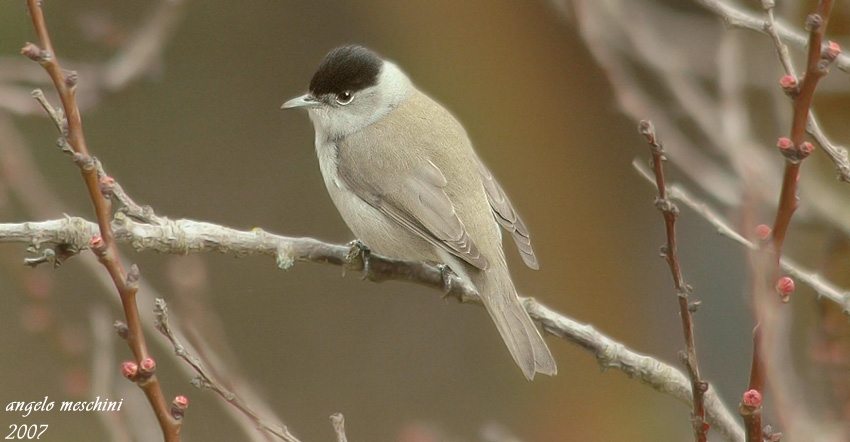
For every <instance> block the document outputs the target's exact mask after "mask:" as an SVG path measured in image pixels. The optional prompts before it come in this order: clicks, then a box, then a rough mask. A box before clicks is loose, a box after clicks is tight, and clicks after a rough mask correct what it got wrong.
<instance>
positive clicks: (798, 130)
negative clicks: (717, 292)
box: [739, 0, 837, 442]
mask: <svg viewBox="0 0 850 442" xmlns="http://www.w3.org/2000/svg"><path fill="white" fill-rule="evenodd" d="M832 3H833V2H832V0H821V1H820V2H819V3H818V7H817V11H816V12H815V13H813V14H810V15H809V16H808V17H807V18H806V30H807V31H808V32H809V40H808V55H807V57H806V71H805V74H804V75H803V77H802V78H800V79H798V78H796V76H795V75H794V74H793V67H792V66H791V63H790V60H788V58H787V51H784V50H783V48H784V45H782V43H781V41H779V39H778V38H777V37H776V34H775V33H773V34H771V35H772V36H773V40H774V43H775V44H776V45H777V48H776V50H777V54H779V57H780V60H781V61H782V63H783V66H785V70H786V75H785V77H783V78H782V80H781V81H780V84H781V86H782V87H783V89H784V90H785V92H786V94H788V95H789V96H791V97H792V98H793V99H794V104H793V116H792V120H791V130H790V135H789V138H780V139H779V142H778V143H777V147H778V148H779V151H780V153H781V154H782V155H783V157H784V158H785V170H784V172H783V175H782V186H781V189H780V193H779V203H778V207H777V209H776V217H775V218H774V222H773V228H772V229H771V230H770V232H771V233H770V238H769V241H768V243H767V248H766V250H765V253H759V254H757V255H756V256H755V257H754V259H755V261H754V262H755V274H756V275H757V279H756V284H757V285H756V287H757V289H756V291H755V296H756V301H755V302H754V306H755V316H756V319H757V321H758V323H757V325H756V327H755V330H754V331H753V355H752V364H751V367H750V380H749V389H748V391H747V392H746V393H744V399H743V401H742V402H741V405H740V406H739V412H740V414H741V417H742V418H743V420H744V427H745V428H746V433H747V440H748V442H761V441H762V440H763V429H762V419H761V409H762V398H763V397H764V393H765V383H766V381H767V366H766V364H767V361H766V358H765V350H766V347H767V345H768V344H767V339H768V338H767V337H766V334H768V333H772V330H767V331H766V330H764V327H766V326H770V327H772V325H773V324H769V321H770V317H771V316H772V314H771V313H769V312H768V311H767V310H768V309H771V308H772V306H773V305H774V303H775V301H773V300H771V299H764V298H765V296H766V295H767V294H770V293H772V292H773V290H774V287H776V286H777V284H778V283H777V281H779V276H780V269H781V268H780V260H781V257H782V247H783V245H784V243H785V238H786V236H787V233H788V228H789V226H790V224H791V219H792V217H793V215H794V212H795V211H796V210H797V207H798V204H799V199H798V197H797V182H798V180H799V178H800V177H799V175H800V167H801V165H802V161H803V160H804V159H806V158H807V157H808V156H809V154H810V153H811V152H812V151H813V150H814V146H813V145H812V144H811V143H809V142H808V141H806V140H805V138H806V129H807V124H808V122H809V120H810V114H811V105H812V100H813V99H814V94H815V89H816V88H817V84H818V81H819V80H820V79H821V78H823V77H824V76H825V75H826V74H827V72H828V71H827V67H828V66H829V64H830V63H832V62H834V61H835V59H836V57H837V53H836V51H835V48H833V47H829V48H827V49H826V50H824V48H823V41H824V33H825V30H826V25H827V22H828V20H829V15H830V12H831V10H832ZM763 7H764V9H765V11H766V12H767V17H768V21H767V25H768V26H767V27H766V29H768V32H771V31H772V30H774V29H775V26H773V25H774V22H773V16H772V9H773V8H772V4H771V2H769V1H768V2H766V3H764V4H763ZM772 32H775V31H772ZM776 290H777V291H779V292H780V293H779V294H780V295H781V296H782V299H783V301H787V300H788V295H789V293H790V291H781V290H779V289H776ZM755 398H757V400H755Z"/></svg>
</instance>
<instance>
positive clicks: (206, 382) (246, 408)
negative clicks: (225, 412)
mask: <svg viewBox="0 0 850 442" xmlns="http://www.w3.org/2000/svg"><path fill="white" fill-rule="evenodd" d="M154 315H155V317H156V322H155V325H156V329H157V330H159V332H160V333H162V334H163V335H164V336H165V337H166V338H167V339H168V341H169V342H171V345H172V347H174V354H175V355H176V356H177V357H178V358H180V359H182V360H184V361H185V362H186V363H187V364H189V366H191V367H192V369H193V370H195V372H196V373H198V377H197V378H195V379H194V380H193V381H192V384H193V385H195V386H196V387H198V388H209V389H210V390H212V391H214V392H215V393H216V394H217V395H219V396H220V397H221V398H222V399H224V400H225V401H227V402H228V403H229V404H230V405H232V406H234V407H236V408H237V409H238V410H239V411H241V412H242V413H244V414H245V415H246V416H248V417H249V418H250V419H251V420H252V421H253V422H254V423H255V424H256V425H257V428H259V429H261V430H264V431H267V432H269V433H271V434H273V435H275V436H277V437H278V438H280V439H281V440H284V441H286V442H301V441H300V440H299V439H298V438H296V437H295V436H294V435H293V434H292V433H290V432H289V429H288V428H287V427H286V426H279V425H276V424H274V423H273V422H271V421H270V420H268V419H266V418H263V417H262V416H260V415H259V414H257V412H255V411H254V409H253V408H251V406H250V405H249V404H248V403H246V402H245V401H244V400H242V398H241V397H239V396H238V395H236V393H233V392H232V391H230V390H228V389H227V388H226V387H224V385H222V383H221V382H219V381H218V380H217V379H215V378H214V377H213V375H212V374H211V373H210V372H209V371H208V370H207V369H206V367H204V365H203V364H202V363H201V361H200V359H198V358H197V357H196V356H195V355H193V354H191V353H190V352H189V351H187V350H186V347H184V346H183V344H182V343H181V342H180V340H179V339H178V338H177V336H176V335H175V334H174V332H173V331H172V330H171V326H170V325H169V323H168V305H166V303H165V300H164V299H162V298H157V299H156V301H155V306H154Z"/></svg>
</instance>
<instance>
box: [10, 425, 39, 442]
mask: <svg viewBox="0 0 850 442" xmlns="http://www.w3.org/2000/svg"><path fill="white" fill-rule="evenodd" d="M9 428H11V429H12V431H10V432H9V434H8V435H7V436H6V439H12V440H18V439H21V440H23V439H38V438H40V437H41V434H42V433H44V432H45V431H47V424H41V425H38V424H32V425H27V424H23V425H17V424H12V425H9Z"/></svg>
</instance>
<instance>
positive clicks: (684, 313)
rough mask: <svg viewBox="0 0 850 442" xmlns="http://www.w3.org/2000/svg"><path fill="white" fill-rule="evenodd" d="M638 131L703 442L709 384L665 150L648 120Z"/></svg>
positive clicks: (696, 427)
mask: <svg viewBox="0 0 850 442" xmlns="http://www.w3.org/2000/svg"><path fill="white" fill-rule="evenodd" d="M638 131H639V132H640V133H641V135H643V136H644V137H645V138H646V141H647V143H648V144H649V151H650V154H651V155H652V159H651V165H652V170H653V173H654V174H655V186H656V188H657V189H658V196H657V197H656V199H655V207H656V208H657V209H658V210H659V211H661V215H662V216H663V217H664V227H665V230H666V233H667V244H666V245H665V246H664V247H662V249H661V256H662V257H663V258H664V260H665V261H667V265H668V266H669V267H670V274H671V275H672V276H673V286H674V288H675V290H676V298H677V299H678V302H679V317H680V318H681V320H682V333H683V334H684V337H685V353H684V354H683V355H682V359H683V362H684V364H685V367H686V368H687V371H688V376H690V379H691V391H692V392H693V395H694V400H693V411H692V413H691V419H692V424H693V430H694V439H695V440H696V441H697V442H706V440H707V439H708V428H709V425H708V423H706V421H705V405H704V400H703V397H704V395H705V392H706V391H707V390H708V382H706V381H704V380H702V379H700V375H699V363H698V360H697V350H696V343H695V340H694V323H693V313H694V312H696V310H697V307H698V306H699V302H693V303H692V302H690V299H689V298H690V294H691V292H692V288H691V286H690V285H688V284H686V283H685V278H684V277H683V276H682V270H681V267H680V266H679V255H678V252H677V246H676V218H677V217H678V216H679V208H678V207H676V205H675V204H673V202H672V201H670V199H668V198H667V185H666V184H665V178H664V166H663V163H664V161H665V158H664V147H663V146H662V145H661V142H659V141H658V138H657V136H656V134H655V127H654V126H653V125H652V122H651V121H649V120H643V121H641V122H640V123H639V124H638Z"/></svg>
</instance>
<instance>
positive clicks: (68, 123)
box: [21, 0, 185, 442]
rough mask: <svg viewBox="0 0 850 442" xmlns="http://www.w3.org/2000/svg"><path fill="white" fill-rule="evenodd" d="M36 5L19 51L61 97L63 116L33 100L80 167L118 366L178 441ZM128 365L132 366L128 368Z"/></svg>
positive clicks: (108, 207) (65, 79) (108, 188)
mask: <svg viewBox="0 0 850 442" xmlns="http://www.w3.org/2000/svg"><path fill="white" fill-rule="evenodd" d="M41 4H42V2H41V1H40V0H27V7H28V9H29V13H30V17H31V18H32V22H33V27H34V28H35V31H36V34H37V35H38V39H39V42H40V46H39V45H36V44H33V43H27V44H26V45H25V46H24V47H23V49H22V50H21V53H22V54H24V55H26V56H27V57H29V58H30V59H32V60H34V61H36V62H38V63H39V64H40V65H41V66H42V67H43V68H44V70H45V71H46V72H47V74H48V75H49V76H50V79H51V80H52V81H53V85H54V86H55V87H56V91H57V92H58V94H59V98H60V100H61V101H62V111H64V114H63V113H62V112H59V111H56V110H54V109H53V108H52V107H51V106H50V104H48V103H47V101H46V100H39V101H40V103H41V104H42V105H43V106H44V107H45V110H47V112H48V113H49V114H50V115H51V117H53V118H54V122H55V123H56V125H57V126H58V127H59V129H60V131H61V133H62V138H61V139H60V141H61V142H62V143H63V146H64V147H63V150H65V151H66V152H68V153H70V154H71V155H72V157H73V160H74V163H75V164H77V166H78V167H79V168H80V172H81V174H82V177H83V181H84V182H85V184H86V189H87V190H88V194H89V196H90V198H91V201H92V205H93V206H94V211H95V215H96V217H97V223H98V226H99V228H100V235H99V236H95V237H93V238H92V239H91V242H90V247H91V249H92V252H93V253H94V254H95V255H96V256H97V258H98V261H99V262H100V263H101V264H102V265H103V266H104V268H106V270H107V272H108V273H109V276H110V277H111V278H112V281H113V283H114V284H115V288H116V289H117V290H118V294H119V295H120V297H121V304H122V306H123V309H124V315H125V317H126V320H127V323H126V324H121V325H120V326H119V327H118V329H119V334H120V335H121V336H122V337H123V338H125V339H126V341H127V343H128V345H129V346H130V350H131V351H132V352H133V356H134V357H135V362H132V363H125V364H124V365H125V366H126V367H128V369H127V370H124V369H123V368H124V366H122V371H123V372H124V374H125V376H127V377H128V378H130V379H131V380H133V381H134V382H136V383H137V384H138V385H139V387H140V388H141V389H142V390H143V391H144V393H145V396H146V397H147V399H148V402H149V403H150V404H151V407H152V408H153V410H154V413H155V414H156V417H157V419H158V421H159V424H160V427H161V428H162V432H163V435H164V438H165V440H167V441H169V442H172V441H179V440H180V429H181V426H182V411H180V412H175V409H170V408H169V405H168V403H167V401H166V399H165V396H164V395H163V393H162V389H161V388H160V385H159V381H158V380H157V377H156V375H155V367H156V363H155V362H154V360H153V359H152V358H150V355H149V352H148V348H147V344H146V342H145V336H144V333H143V331H142V324H141V319H140V317H139V310H138V306H137V304H136V293H137V292H138V289H139V284H138V282H139V276H140V275H139V270H138V267H136V266H133V267H132V268H131V269H130V271H129V272H127V271H126V270H125V269H124V266H123V265H122V263H121V260H120V259H119V258H118V256H119V255H118V248H117V245H116V242H115V236H114V233H113V231H112V226H111V221H112V204H111V201H110V199H109V196H110V195H111V192H112V186H113V185H114V181H113V180H112V178H110V177H108V176H99V175H98V171H97V167H96V165H97V160H96V159H94V158H93V157H92V156H91V155H90V154H89V150H88V147H87V146H86V141H85V136H84V134H83V125H82V119H81V117H80V110H79V107H78V106H77V98H76V86H77V81H78V78H77V73H76V72H73V71H72V72H68V73H67V74H66V73H65V71H64V70H63V69H62V67H61V65H60V64H59V61H58V60H57V57H56V52H55V50H54V48H53V43H52V42H51V39H50V34H49V33H48V31H47V24H46V22H45V19H44V14H43V11H42V9H41ZM38 92H40V91H38ZM131 367H135V368H134V369H129V368H131ZM178 398H182V397H178ZM183 400H185V398H183ZM184 408H185V407H184Z"/></svg>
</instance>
